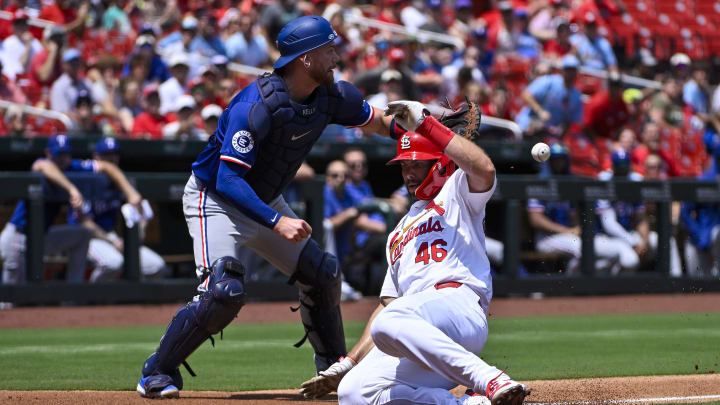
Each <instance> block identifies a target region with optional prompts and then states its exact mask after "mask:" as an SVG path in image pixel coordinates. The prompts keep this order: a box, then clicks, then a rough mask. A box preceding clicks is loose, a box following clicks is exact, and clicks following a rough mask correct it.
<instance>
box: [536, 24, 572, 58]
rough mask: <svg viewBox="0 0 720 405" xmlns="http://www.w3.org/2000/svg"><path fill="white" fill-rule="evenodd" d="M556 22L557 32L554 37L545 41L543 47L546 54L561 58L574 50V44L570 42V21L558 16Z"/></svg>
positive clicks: (550, 56)
mask: <svg viewBox="0 0 720 405" xmlns="http://www.w3.org/2000/svg"><path fill="white" fill-rule="evenodd" d="M555 24H557V28H556V29H555V32H556V34H555V36H554V38H552V39H549V40H547V41H546V42H545V46H544V49H543V53H544V56H545V57H546V58H548V59H551V60H557V59H560V58H562V57H563V56H565V55H567V54H568V53H570V52H571V51H572V50H573V45H572V43H570V22H568V21H567V20H566V19H564V18H558V19H557V20H556V21H555Z"/></svg>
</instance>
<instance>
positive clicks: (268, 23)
mask: <svg viewBox="0 0 720 405" xmlns="http://www.w3.org/2000/svg"><path fill="white" fill-rule="evenodd" d="M296 3H297V2H296V1H294V0H278V1H274V2H270V3H269V4H268V5H266V6H265V7H264V8H263V9H262V11H261V12H260V26H261V27H264V28H265V32H266V33H267V39H268V41H270V43H272V44H274V43H275V41H277V36H278V34H279V33H280V29H282V27H284V26H285V24H287V23H289V22H290V21H291V20H293V19H295V18H297V17H300V15H301V12H300V10H299V9H298V7H297V4H296Z"/></svg>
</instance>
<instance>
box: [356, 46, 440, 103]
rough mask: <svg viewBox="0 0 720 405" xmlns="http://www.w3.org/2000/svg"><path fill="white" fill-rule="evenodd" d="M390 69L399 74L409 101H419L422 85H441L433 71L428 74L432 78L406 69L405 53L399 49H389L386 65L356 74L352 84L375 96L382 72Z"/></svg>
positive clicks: (438, 76) (403, 90) (424, 72)
mask: <svg viewBox="0 0 720 405" xmlns="http://www.w3.org/2000/svg"><path fill="white" fill-rule="evenodd" d="M391 69H392V70H395V71H397V72H399V73H400V75H401V76H402V78H401V83H402V92H403V94H404V95H405V96H406V97H407V98H408V99H410V100H420V98H421V96H422V93H421V91H420V86H421V85H422V84H432V85H437V86H439V85H441V84H442V77H441V76H440V75H439V74H438V73H437V72H435V71H432V72H430V73H428V74H429V75H431V76H432V78H430V77H428V76H427V75H426V72H428V71H423V72H422V73H417V74H414V73H413V71H412V70H410V68H409V67H408V63H407V60H406V55H405V51H404V50H403V49H402V48H400V47H393V48H390V50H389V51H388V52H387V63H384V64H383V65H381V66H379V67H377V68H375V69H372V70H370V71H367V72H358V74H357V76H356V77H355V81H354V84H355V85H356V86H357V87H359V88H361V89H363V90H364V91H365V93H366V94H376V93H378V92H379V89H380V83H381V77H382V74H383V72H385V71H387V70H391Z"/></svg>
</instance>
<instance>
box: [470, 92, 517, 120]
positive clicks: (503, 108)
mask: <svg viewBox="0 0 720 405" xmlns="http://www.w3.org/2000/svg"><path fill="white" fill-rule="evenodd" d="M477 87H478V88H481V87H480V86H477ZM465 96H466V97H467V98H468V99H469V100H471V101H473V99H474V96H473V95H472V94H467V93H466V94H465ZM481 109H482V113H483V114H484V115H489V116H491V117H497V118H502V119H506V120H511V119H512V118H511V116H510V96H509V94H508V91H507V89H504V88H501V87H497V88H495V89H494V90H493V92H492V94H491V95H490V97H489V99H488V102H487V103H484V104H482V106H481Z"/></svg>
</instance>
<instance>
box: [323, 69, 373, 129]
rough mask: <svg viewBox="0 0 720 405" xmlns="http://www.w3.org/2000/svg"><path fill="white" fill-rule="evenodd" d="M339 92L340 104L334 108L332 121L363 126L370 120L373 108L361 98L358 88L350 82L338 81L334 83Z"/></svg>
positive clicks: (351, 125) (350, 125)
mask: <svg viewBox="0 0 720 405" xmlns="http://www.w3.org/2000/svg"><path fill="white" fill-rule="evenodd" d="M335 87H336V88H337V90H338V92H340V98H341V101H340V105H339V106H338V107H337V109H336V110H335V115H334V116H333V119H332V123H333V124H340V125H344V126H346V127H363V126H365V125H367V124H369V123H370V121H372V119H373V117H374V116H375V110H374V109H373V108H372V107H371V106H370V104H368V103H367V101H365V99H363V96H362V94H361V93H360V90H358V89H357V87H355V86H353V85H352V84H350V83H348V82H345V81H342V80H341V81H339V82H337V83H336V84H335Z"/></svg>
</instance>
